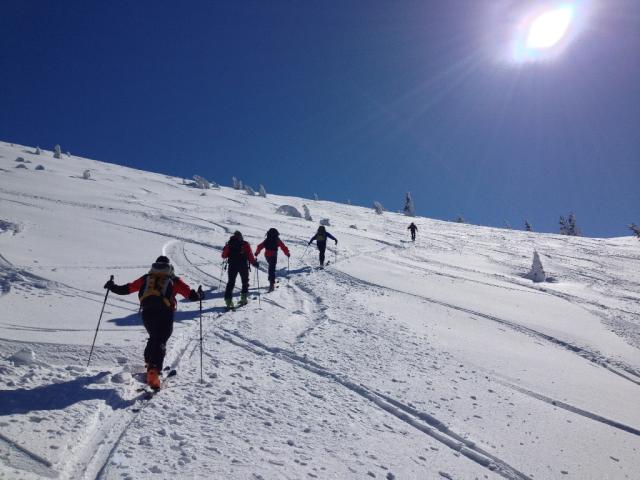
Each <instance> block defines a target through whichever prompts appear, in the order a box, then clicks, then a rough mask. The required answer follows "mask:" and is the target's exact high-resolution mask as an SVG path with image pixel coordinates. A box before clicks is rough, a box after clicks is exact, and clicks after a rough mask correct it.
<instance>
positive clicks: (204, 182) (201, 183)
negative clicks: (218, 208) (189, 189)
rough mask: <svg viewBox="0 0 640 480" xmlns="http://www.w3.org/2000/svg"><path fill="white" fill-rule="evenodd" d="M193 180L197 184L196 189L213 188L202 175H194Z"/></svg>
mask: <svg viewBox="0 0 640 480" xmlns="http://www.w3.org/2000/svg"><path fill="white" fill-rule="evenodd" d="M193 180H194V182H195V184H194V187H196V188H201V189H203V190H208V189H210V188H211V184H210V183H209V180H207V179H206V178H204V177H201V176H200V175H194V176H193Z"/></svg>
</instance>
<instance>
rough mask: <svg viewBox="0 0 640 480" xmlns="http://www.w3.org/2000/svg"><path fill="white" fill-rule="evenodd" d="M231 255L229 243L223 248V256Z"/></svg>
mask: <svg viewBox="0 0 640 480" xmlns="http://www.w3.org/2000/svg"><path fill="white" fill-rule="evenodd" d="M228 257H229V245H225V246H224V248H223V249H222V258H228Z"/></svg>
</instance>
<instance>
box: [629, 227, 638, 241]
mask: <svg viewBox="0 0 640 480" xmlns="http://www.w3.org/2000/svg"><path fill="white" fill-rule="evenodd" d="M629 230H631V231H632V232H633V233H635V235H636V237H638V240H640V227H639V226H638V225H636V224H635V223H632V224H631V225H629Z"/></svg>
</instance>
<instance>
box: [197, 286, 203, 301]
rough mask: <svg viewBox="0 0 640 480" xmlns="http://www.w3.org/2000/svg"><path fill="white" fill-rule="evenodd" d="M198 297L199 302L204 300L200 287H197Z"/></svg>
mask: <svg viewBox="0 0 640 480" xmlns="http://www.w3.org/2000/svg"><path fill="white" fill-rule="evenodd" d="M198 297H199V298H200V300H204V292H203V291H202V285H200V286H199V287H198Z"/></svg>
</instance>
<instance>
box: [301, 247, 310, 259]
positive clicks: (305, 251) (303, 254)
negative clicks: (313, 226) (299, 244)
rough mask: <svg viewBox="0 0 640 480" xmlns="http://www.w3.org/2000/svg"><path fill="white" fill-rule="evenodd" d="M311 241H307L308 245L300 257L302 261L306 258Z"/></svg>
mask: <svg viewBox="0 0 640 480" xmlns="http://www.w3.org/2000/svg"><path fill="white" fill-rule="evenodd" d="M309 245H311V244H310V243H307V246H306V247H304V252H302V256H301V257H300V261H302V260H304V256H305V255H306V254H307V250H309Z"/></svg>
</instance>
